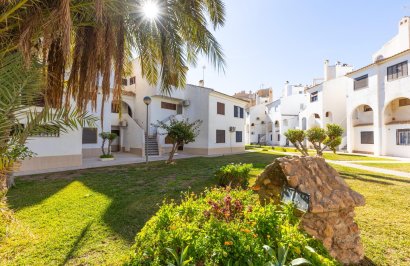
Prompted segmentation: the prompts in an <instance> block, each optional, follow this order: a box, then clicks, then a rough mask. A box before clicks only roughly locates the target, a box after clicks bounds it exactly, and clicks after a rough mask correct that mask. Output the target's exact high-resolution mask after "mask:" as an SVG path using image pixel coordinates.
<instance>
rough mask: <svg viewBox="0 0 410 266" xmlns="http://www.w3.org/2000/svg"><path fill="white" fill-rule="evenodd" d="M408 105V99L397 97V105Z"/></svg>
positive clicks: (409, 101) (409, 102)
mask: <svg viewBox="0 0 410 266" xmlns="http://www.w3.org/2000/svg"><path fill="white" fill-rule="evenodd" d="M406 105H410V99H407V98H406V99H399V107H402V106H406Z"/></svg>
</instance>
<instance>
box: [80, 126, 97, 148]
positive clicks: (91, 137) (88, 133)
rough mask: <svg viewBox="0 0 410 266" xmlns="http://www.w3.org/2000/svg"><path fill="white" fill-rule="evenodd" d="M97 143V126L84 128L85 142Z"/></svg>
mask: <svg viewBox="0 0 410 266" xmlns="http://www.w3.org/2000/svg"><path fill="white" fill-rule="evenodd" d="M91 143H97V128H95V127H85V128H83V144H91Z"/></svg>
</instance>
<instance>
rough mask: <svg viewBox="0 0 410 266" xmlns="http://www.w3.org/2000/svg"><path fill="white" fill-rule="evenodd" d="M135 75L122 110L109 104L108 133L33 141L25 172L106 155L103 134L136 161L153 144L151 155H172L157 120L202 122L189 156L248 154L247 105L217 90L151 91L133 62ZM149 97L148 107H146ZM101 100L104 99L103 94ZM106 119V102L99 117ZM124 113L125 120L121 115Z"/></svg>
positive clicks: (84, 130)
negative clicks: (133, 155) (112, 136)
mask: <svg viewBox="0 0 410 266" xmlns="http://www.w3.org/2000/svg"><path fill="white" fill-rule="evenodd" d="M132 68H133V71H132V75H130V77H127V78H125V79H124V80H123V85H124V90H123V94H122V102H121V104H120V108H121V110H116V108H114V107H113V106H112V97H110V99H109V100H108V101H107V102H105V104H104V110H103V112H104V123H103V124H104V125H103V127H104V128H101V123H100V122H98V123H97V127H95V128H82V129H81V130H77V131H71V132H69V133H62V132H61V133H60V134H56V135H53V136H50V135H47V136H33V137H31V138H30V139H29V141H28V143H27V146H28V147H29V148H30V149H31V150H32V151H33V152H35V153H36V154H37V155H36V156H35V157H34V158H31V159H29V160H25V161H24V162H22V166H21V169H20V171H29V170H41V169H52V168H59V167H69V166H80V165H82V160H83V158H90V157H95V158H97V157H98V156H100V155H101V142H102V140H101V138H100V137H99V136H98V134H99V133H101V132H103V131H104V132H107V131H108V132H113V133H116V134H117V135H118V138H117V139H116V140H115V142H113V144H112V151H114V152H117V151H121V152H128V153H131V154H135V155H136V156H144V155H145V142H146V141H147V142H148V154H149V155H162V154H165V153H167V152H169V150H170V148H171V144H169V142H168V141H167V138H166V134H165V132H161V130H159V129H157V127H155V124H157V122H158V121H163V122H168V121H170V120H171V119H186V118H188V119H189V121H191V122H193V121H195V120H198V119H199V120H201V121H202V124H201V127H200V134H199V136H198V137H197V138H196V141H195V142H194V143H190V144H187V145H185V146H184V147H181V151H179V152H184V153H190V154H197V155H211V154H229V153H236V152H242V151H244V150H245V107H246V105H247V103H248V102H247V101H245V100H242V99H238V98H235V97H232V96H229V95H226V94H224V93H221V92H218V91H216V90H213V89H210V88H206V87H204V86H203V84H201V85H200V86H195V85H187V86H186V87H185V88H184V89H178V90H173V91H172V93H171V94H170V95H168V96H164V95H163V93H162V92H161V90H160V87H159V86H151V85H149V84H148V82H147V81H146V80H145V79H143V78H142V76H141V71H140V66H139V63H138V62H137V60H135V61H133V62H132ZM145 96H150V97H151V99H152V102H151V104H150V105H149V106H148V134H147V136H146V126H147V122H146V120H147V118H146V117H147V106H146V105H145V104H144V102H143V98H144V97H145ZM98 97H101V96H100V95H98ZM89 112H91V113H93V114H94V115H95V116H97V117H100V116H101V101H98V106H97V109H96V111H95V112H93V111H92V110H91V108H89ZM120 112H121V116H120V115H119V113H120Z"/></svg>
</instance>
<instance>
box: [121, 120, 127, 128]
mask: <svg viewBox="0 0 410 266" xmlns="http://www.w3.org/2000/svg"><path fill="white" fill-rule="evenodd" d="M127 126H128V123H127V121H126V120H122V121H120V127H127Z"/></svg>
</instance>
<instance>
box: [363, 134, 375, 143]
mask: <svg viewBox="0 0 410 266" xmlns="http://www.w3.org/2000/svg"><path fill="white" fill-rule="evenodd" d="M360 143H361V144H374V133H373V131H362V132H360Z"/></svg>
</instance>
